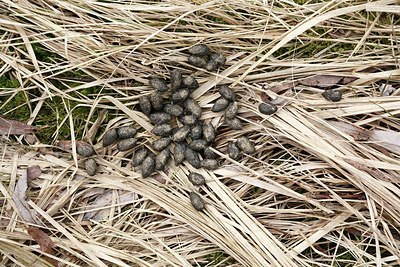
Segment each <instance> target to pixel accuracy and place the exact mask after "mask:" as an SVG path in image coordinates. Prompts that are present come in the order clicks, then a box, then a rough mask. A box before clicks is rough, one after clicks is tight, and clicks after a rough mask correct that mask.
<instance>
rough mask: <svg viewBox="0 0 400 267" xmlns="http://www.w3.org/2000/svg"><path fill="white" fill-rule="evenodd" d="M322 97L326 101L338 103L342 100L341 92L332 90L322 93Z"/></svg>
mask: <svg viewBox="0 0 400 267" xmlns="http://www.w3.org/2000/svg"><path fill="white" fill-rule="evenodd" d="M322 96H323V97H324V98H325V99H326V100H330V101H332V102H338V101H340V100H341V99H342V93H341V92H339V91H335V90H332V89H328V90H325V91H324V92H323V93H322Z"/></svg>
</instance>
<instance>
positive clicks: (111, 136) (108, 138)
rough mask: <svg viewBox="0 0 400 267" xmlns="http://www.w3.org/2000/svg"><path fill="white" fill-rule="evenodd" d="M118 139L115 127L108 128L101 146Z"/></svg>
mask: <svg viewBox="0 0 400 267" xmlns="http://www.w3.org/2000/svg"><path fill="white" fill-rule="evenodd" d="M117 140H118V133H117V130H116V129H110V130H108V131H107V132H105V134H104V136H103V146H104V147H106V146H109V145H111V144H113V143H114V142H115V141H117Z"/></svg>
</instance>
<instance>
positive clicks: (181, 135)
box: [172, 125, 190, 142]
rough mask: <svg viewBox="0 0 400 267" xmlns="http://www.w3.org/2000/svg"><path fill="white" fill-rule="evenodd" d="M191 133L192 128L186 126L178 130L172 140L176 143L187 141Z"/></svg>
mask: <svg viewBox="0 0 400 267" xmlns="http://www.w3.org/2000/svg"><path fill="white" fill-rule="evenodd" d="M189 132H190V127H189V125H184V126H182V127H180V128H178V129H177V130H176V131H175V132H174V134H173V135H172V140H173V141H174V142H182V141H183V140H185V139H186V137H187V136H188V134H189Z"/></svg>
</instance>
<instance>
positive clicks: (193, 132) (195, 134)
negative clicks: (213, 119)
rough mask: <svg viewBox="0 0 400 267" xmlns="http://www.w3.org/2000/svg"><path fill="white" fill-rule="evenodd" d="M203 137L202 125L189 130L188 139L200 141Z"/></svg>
mask: <svg viewBox="0 0 400 267" xmlns="http://www.w3.org/2000/svg"><path fill="white" fill-rule="evenodd" d="M202 136H203V125H202V124H200V123H199V124H196V125H194V126H193V127H192V128H191V129H190V137H191V138H192V139H193V140H196V139H200V138H201V137H202Z"/></svg>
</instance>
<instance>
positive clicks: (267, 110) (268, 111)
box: [258, 102, 278, 115]
mask: <svg viewBox="0 0 400 267" xmlns="http://www.w3.org/2000/svg"><path fill="white" fill-rule="evenodd" d="M258 110H259V111H260V113H262V114H265V115H272V114H274V113H275V112H276V111H277V110H278V108H277V107H276V105H274V104H272V103H266V102H264V103H261V104H260V105H259V106H258Z"/></svg>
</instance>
